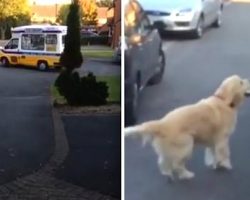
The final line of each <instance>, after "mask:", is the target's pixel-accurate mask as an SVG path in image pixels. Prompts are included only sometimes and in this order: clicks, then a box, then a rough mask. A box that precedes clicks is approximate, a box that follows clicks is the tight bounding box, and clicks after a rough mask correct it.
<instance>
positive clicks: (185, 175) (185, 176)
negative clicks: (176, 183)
mask: <svg viewBox="0 0 250 200" xmlns="http://www.w3.org/2000/svg"><path fill="white" fill-rule="evenodd" d="M194 176H195V174H194V173H193V172H190V171H188V170H186V171H184V172H182V173H181V174H179V176H178V177H179V179H180V180H189V179H192V178H194Z"/></svg>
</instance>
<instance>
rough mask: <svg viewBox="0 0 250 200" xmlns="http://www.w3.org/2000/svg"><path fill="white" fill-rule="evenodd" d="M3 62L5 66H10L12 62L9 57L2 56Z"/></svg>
mask: <svg viewBox="0 0 250 200" xmlns="http://www.w3.org/2000/svg"><path fill="white" fill-rule="evenodd" d="M1 63H2V65H3V66H4V67H9V66H10V62H9V60H8V58H6V57H2V58H1Z"/></svg>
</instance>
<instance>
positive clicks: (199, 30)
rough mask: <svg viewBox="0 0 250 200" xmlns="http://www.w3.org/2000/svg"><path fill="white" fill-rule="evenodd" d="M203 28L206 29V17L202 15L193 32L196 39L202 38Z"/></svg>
mask: <svg viewBox="0 0 250 200" xmlns="http://www.w3.org/2000/svg"><path fill="white" fill-rule="evenodd" d="M203 29H204V18H203V17H201V18H200V19H199V20H198V23H197V26H196V29H195V30H194V32H193V37H194V38H195V39H199V38H201V37H202V35H203Z"/></svg>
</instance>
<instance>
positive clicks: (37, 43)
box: [21, 34, 45, 51]
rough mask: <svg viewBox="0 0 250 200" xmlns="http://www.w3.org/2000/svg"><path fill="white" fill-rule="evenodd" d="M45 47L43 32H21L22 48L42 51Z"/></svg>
mask: <svg viewBox="0 0 250 200" xmlns="http://www.w3.org/2000/svg"><path fill="white" fill-rule="evenodd" d="M44 47H45V44H44V35H43V34H23V35H22V40H21V48H22V49H23V50H38V51H43V50H44Z"/></svg>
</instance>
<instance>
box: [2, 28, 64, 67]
mask: <svg viewBox="0 0 250 200" xmlns="http://www.w3.org/2000/svg"><path fill="white" fill-rule="evenodd" d="M66 33H67V27H66V26H55V25H29V26H20V27H15V28H12V29H11V34H12V38H11V39H10V40H9V41H8V42H7V44H6V45H5V46H4V47H0V61H1V63H2V65H5V66H9V65H25V66H30V67H36V68H38V69H39V70H46V69H49V68H55V67H59V58H60V55H61V53H62V52H63V49H64V41H65V35H66Z"/></svg>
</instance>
